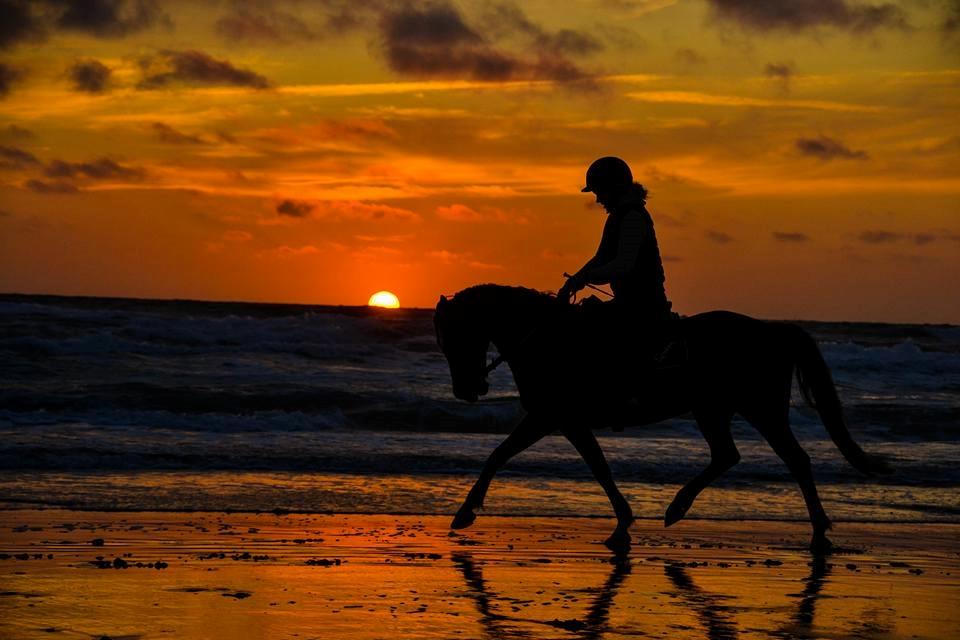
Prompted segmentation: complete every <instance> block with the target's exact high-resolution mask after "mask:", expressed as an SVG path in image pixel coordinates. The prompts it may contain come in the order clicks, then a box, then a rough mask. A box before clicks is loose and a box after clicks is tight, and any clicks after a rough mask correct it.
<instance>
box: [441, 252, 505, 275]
mask: <svg viewBox="0 0 960 640" xmlns="http://www.w3.org/2000/svg"><path fill="white" fill-rule="evenodd" d="M427 257H428V258H433V259H434V260H439V261H440V262H442V263H443V264H464V265H466V266H468V267H470V268H471V269H477V270H481V271H496V270H500V269H503V268H504V267H503V265H500V264H494V263H491V262H482V261H480V260H476V259H474V257H473V253H471V252H469V251H466V252H463V253H458V252H456V251H448V250H447V249H439V250H436V251H428V252H427Z"/></svg>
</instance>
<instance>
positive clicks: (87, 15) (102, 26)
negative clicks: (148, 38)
mask: <svg viewBox="0 0 960 640" xmlns="http://www.w3.org/2000/svg"><path fill="white" fill-rule="evenodd" d="M155 25H163V26H166V27H170V26H172V22H171V20H170V17H169V16H168V15H167V14H166V13H165V12H164V11H163V10H162V9H161V8H160V3H159V2H157V1H156V0H0V50H2V49H9V48H12V47H14V46H16V45H18V44H21V43H24V42H42V41H43V40H46V39H47V38H48V37H49V35H50V34H51V32H54V31H73V32H79V33H84V34H87V35H91V36H94V37H97V38H121V37H123V36H126V35H129V34H132V33H136V32H139V31H143V30H145V29H148V28H150V27H153V26H155Z"/></svg>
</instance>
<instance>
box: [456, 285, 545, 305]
mask: <svg viewBox="0 0 960 640" xmlns="http://www.w3.org/2000/svg"><path fill="white" fill-rule="evenodd" d="M555 299H556V296H554V295H553V294H552V293H547V292H545V291H537V290H536V289H529V288H527V287H511V286H508V285H502V284H477V285H474V286H472V287H467V288H466V289H464V290H463V291H460V292H458V293H457V294H455V295H454V296H453V301H454V302H460V303H463V304H467V305H471V306H472V305H476V304H484V305H494V306H510V307H515V308H517V307H519V308H527V309H529V308H531V307H542V306H544V305H546V304H550V305H554V304H555Z"/></svg>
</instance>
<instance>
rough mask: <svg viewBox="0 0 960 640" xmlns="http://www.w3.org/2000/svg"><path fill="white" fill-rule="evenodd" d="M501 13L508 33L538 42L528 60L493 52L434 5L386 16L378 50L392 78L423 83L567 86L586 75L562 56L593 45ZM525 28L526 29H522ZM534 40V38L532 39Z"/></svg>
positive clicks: (447, 7) (447, 9)
mask: <svg viewBox="0 0 960 640" xmlns="http://www.w3.org/2000/svg"><path fill="white" fill-rule="evenodd" d="M498 6H500V7H501V8H503V7H507V9H504V11H506V12H507V14H508V15H510V16H511V17H510V18H508V19H507V20H506V22H505V28H506V30H507V31H510V30H515V29H520V30H521V31H525V32H526V33H528V34H530V33H533V34H534V40H536V41H538V42H541V45H540V46H539V48H537V49H536V52H535V53H534V54H533V55H531V56H526V57H525V56H521V55H518V54H515V53H511V52H508V51H505V50H501V49H498V48H495V47H494V46H493V44H491V42H490V41H489V40H488V39H487V38H484V37H483V36H481V35H480V33H478V32H477V31H476V30H475V29H473V28H472V27H470V26H469V25H467V23H466V22H465V20H464V18H463V16H462V15H461V14H460V12H459V11H458V10H457V8H456V7H454V6H453V5H451V4H449V3H446V2H438V3H432V4H426V5H420V6H418V5H413V4H404V5H401V6H400V7H397V8H392V9H389V10H387V11H385V12H384V13H383V14H382V16H381V18H380V22H379V28H380V38H381V46H382V50H383V53H384V56H385V57H386V60H387V64H388V66H389V67H390V68H391V69H392V70H393V71H396V72H397V73H402V74H408V75H413V76H418V77H427V78H433V77H436V78H461V77H466V78H471V79H474V80H480V81H484V82H503V81H507V80H515V79H529V80H554V81H559V82H572V81H577V80H585V79H587V78H588V74H587V73H586V72H585V71H583V70H582V69H580V68H579V67H578V66H577V65H576V64H575V63H573V62H572V61H570V60H569V59H568V58H567V57H566V56H565V55H564V54H565V53H567V52H569V50H571V49H573V50H580V51H585V50H588V49H591V47H592V46H593V45H592V44H590V43H591V42H592V41H591V40H589V39H588V37H587V36H585V35H583V34H578V32H573V31H567V32H562V33H561V32H558V33H555V34H550V33H547V32H545V31H542V30H540V28H539V27H536V26H535V25H532V23H530V22H529V21H528V20H526V18H525V16H523V15H522V13H518V12H519V10H518V9H517V10H515V11H513V12H511V10H510V8H509V6H508V5H498ZM521 25H527V26H521ZM537 34H539V35H537Z"/></svg>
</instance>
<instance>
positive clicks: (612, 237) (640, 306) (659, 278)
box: [597, 194, 673, 319]
mask: <svg viewBox="0 0 960 640" xmlns="http://www.w3.org/2000/svg"><path fill="white" fill-rule="evenodd" d="M628 213H633V214H635V215H639V216H640V218H641V220H642V221H643V225H644V233H643V237H642V239H641V241H640V242H641V245H640V247H639V251H638V252H637V259H636V262H635V263H634V265H633V267H632V268H631V269H630V270H629V271H628V272H627V273H626V274H624V275H622V276H619V277H616V278H614V279H612V280H611V281H610V288H611V289H613V294H614V302H615V303H616V304H617V306H622V307H623V308H624V309H627V310H629V311H630V312H632V313H640V314H642V315H643V316H644V317H648V318H651V319H654V318H655V319H660V318H666V317H668V316H669V314H670V309H671V307H672V306H673V305H672V304H671V303H670V301H669V300H668V299H667V293H666V290H665V289H664V280H665V278H664V274H663V261H662V260H661V258H660V248H659V246H658V245H657V236H656V233H654V230H653V220H652V219H651V217H650V213H649V212H648V211H647V208H646V206H645V204H644V200H643V198H642V196H640V195H639V194H628V195H627V196H626V197H624V198H623V199H622V200H621V201H620V202H619V203H618V204H617V205H616V206H615V207H613V208H612V211H611V212H610V215H608V216H607V221H606V224H605V225H604V227H603V236H602V238H601V239H600V246H599V247H598V249H597V255H598V256H599V257H600V259H601V264H603V263H605V262H609V261H611V260H613V259H615V258H616V256H617V250H618V247H619V244H620V227H621V225H622V223H623V220H624V217H625V216H626V215H627V214H628Z"/></svg>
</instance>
